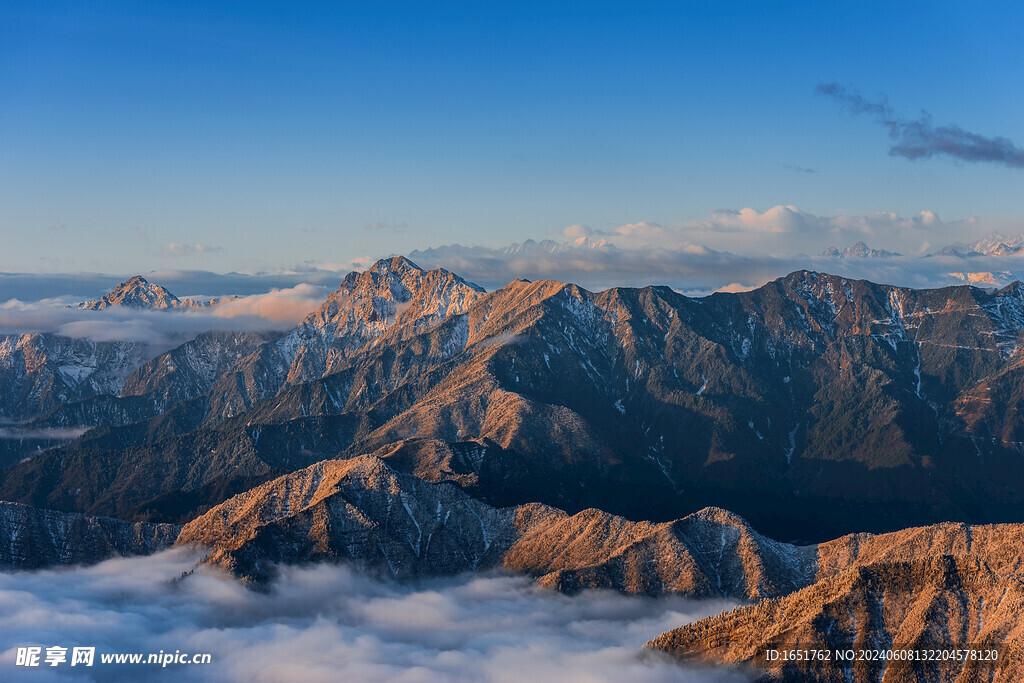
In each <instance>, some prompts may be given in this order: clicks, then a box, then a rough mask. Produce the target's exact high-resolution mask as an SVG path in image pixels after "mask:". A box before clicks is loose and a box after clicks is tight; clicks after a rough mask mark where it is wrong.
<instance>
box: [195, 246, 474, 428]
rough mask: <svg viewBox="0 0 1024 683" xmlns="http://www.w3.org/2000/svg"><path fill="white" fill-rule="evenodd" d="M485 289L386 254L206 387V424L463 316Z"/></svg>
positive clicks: (344, 282)
mask: <svg viewBox="0 0 1024 683" xmlns="http://www.w3.org/2000/svg"><path fill="white" fill-rule="evenodd" d="M482 294H483V289H482V288H480V287H478V286H477V285H474V284H472V283H470V282H466V281H465V280H463V279H462V278H460V277H458V276H457V275H455V274H453V273H450V272H448V271H446V270H443V269H437V270H423V269H421V268H419V267H418V266H417V265H416V264H414V263H413V262H411V261H409V260H408V259H406V258H404V257H401V256H397V257H395V258H392V259H383V260H381V261H378V262H377V263H375V264H374V265H373V266H372V267H371V268H369V269H367V270H366V271H364V272H362V273H349V274H348V275H347V276H346V277H345V279H344V281H343V282H342V284H341V286H340V287H339V288H338V290H337V291H336V292H334V293H333V294H331V295H330V296H329V297H328V299H327V301H326V302H325V303H324V304H323V306H321V307H320V308H319V309H318V310H317V311H314V312H313V313H311V314H310V315H309V316H307V317H306V319H305V320H303V321H302V323H300V324H299V325H298V326H297V327H295V328H294V329H292V330H291V331H290V332H288V333H287V334H286V335H284V336H283V337H282V338H281V339H279V340H277V341H275V342H273V343H270V344H266V345H264V346H263V347H261V348H260V349H259V350H258V351H257V352H255V353H253V354H252V355H251V356H249V357H248V358H246V359H244V360H243V361H242V362H241V363H239V365H238V367H237V369H236V370H235V371H234V372H232V373H229V374H227V375H225V376H224V377H222V378H221V379H220V380H219V381H218V382H217V385H216V386H214V387H213V390H212V391H211V406H212V408H211V417H210V421H211V423H216V422H219V421H222V420H224V419H227V418H230V417H232V416H234V415H237V414H239V413H241V412H243V411H245V410H246V409H248V408H249V407H251V406H252V405H254V404H256V403H258V402H259V401H261V400H263V399H266V398H269V397H271V396H273V395H275V394H276V393H277V392H278V391H279V390H280V389H281V388H282V387H284V386H286V385H294V384H299V383H302V382H305V381H308V380H313V379H318V378H321V377H323V376H324V375H326V374H330V373H332V372H334V371H336V370H337V369H339V367H340V366H342V365H343V364H344V363H345V362H346V360H347V359H348V358H350V357H351V356H352V355H353V354H355V353H357V352H359V351H360V350H362V349H364V348H365V347H366V346H367V345H370V344H379V343H381V342H382V341H383V340H384V339H385V338H388V339H390V340H392V341H395V340H402V339H406V338H408V337H410V336H412V335H415V334H416V333H418V332H420V331H423V330H427V329H429V328H430V327H431V326H433V325H435V324H437V323H438V322H440V321H443V320H444V319H446V318H448V317H450V316H455V315H459V314H462V313H464V312H465V311H466V310H467V309H468V308H469V307H470V306H471V305H472V304H473V303H474V302H475V301H476V300H477V299H478V298H479V297H480V296H481V295H482Z"/></svg>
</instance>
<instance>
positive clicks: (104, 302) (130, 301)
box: [78, 275, 209, 311]
mask: <svg viewBox="0 0 1024 683" xmlns="http://www.w3.org/2000/svg"><path fill="white" fill-rule="evenodd" d="M207 305H209V303H208V302H201V301H196V300H194V299H179V298H178V297H176V296H175V295H173V294H171V292H170V291H168V290H167V289H166V288H165V287H162V286H160V285H157V284H154V283H152V282H149V281H148V280H146V278H144V277H142V276H141V275H136V276H134V277H132V278H129V279H128V280H125V281H124V282H122V283H120V284H119V285H117V286H116V287H114V288H113V289H112V290H110V292H109V293H107V294H106V295H104V296H103V298H102V299H96V300H94V301H83V302H81V303H80V304H78V308H80V309H84V310H90V311H99V310H103V309H105V308H109V307H110V306H126V307H128V308H152V309H166V308H198V307H202V306H207Z"/></svg>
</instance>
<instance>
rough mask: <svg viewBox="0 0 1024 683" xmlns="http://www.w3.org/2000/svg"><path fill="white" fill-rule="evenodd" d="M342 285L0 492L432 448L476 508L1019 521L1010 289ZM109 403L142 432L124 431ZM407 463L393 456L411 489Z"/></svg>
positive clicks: (378, 270) (17, 496)
mask: <svg viewBox="0 0 1024 683" xmlns="http://www.w3.org/2000/svg"><path fill="white" fill-rule="evenodd" d="M346 283H347V284H344V285H343V286H342V287H341V288H340V289H339V292H338V293H336V295H332V298H331V300H329V301H328V302H327V303H326V304H325V306H324V307H323V308H322V309H321V310H320V311H318V312H317V313H315V314H313V315H312V316H310V318H308V319H307V321H306V322H304V323H303V324H302V325H300V326H299V327H297V328H296V329H294V330H292V331H291V332H289V333H287V334H286V335H284V336H283V337H281V338H280V339H277V340H271V341H268V342H265V343H261V344H259V345H258V346H257V348H256V350H255V351H253V352H251V353H249V354H248V355H246V356H243V357H242V358H241V359H240V360H238V361H237V362H234V364H231V363H224V364H222V365H219V366H218V367H217V370H216V371H215V372H212V373H208V374H207V375H206V377H209V376H216V377H215V379H214V380H213V382H212V384H210V385H209V387H210V388H209V389H207V390H206V391H205V392H204V393H202V394H201V395H196V391H200V390H202V389H203V388H204V387H205V384H204V383H194V382H192V383H190V382H183V385H189V386H190V387H192V388H189V389H188V391H182V392H180V393H177V394H175V393H174V392H173V391H171V389H172V388H173V387H174V386H176V384H175V383H176V381H177V380H175V379H174V378H173V377H172V375H173V374H174V373H170V372H167V371H166V368H164V369H160V368H159V367H158V368H156V370H155V371H154V372H153V373H151V374H149V375H147V379H146V382H145V383H143V384H142V386H146V387H149V386H152V387H157V386H160V387H163V389H162V391H164V392H165V394H166V395H170V396H181V397H190V398H185V399H184V400H180V401H178V402H177V403H175V404H173V405H172V406H170V407H169V408H166V410H164V411H163V412H161V413H160V414H159V415H156V416H152V410H153V409H152V408H146V406H152V405H156V404H153V403H152V402H151V401H150V400H149V399H141V400H139V401H138V402H137V403H130V402H129V400H132V401H135V400H136V399H137V398H138V397H127V396H126V397H124V401H125V402H122V403H118V404H116V405H114V404H111V406H112V407H111V408H110V410H114V408H115V407H116V408H117V410H120V411H123V412H121V413H118V414H117V416H116V419H110V420H107V421H106V422H108V423H109V424H110V425H112V426H110V427H107V428H104V429H99V430H94V431H93V432H91V433H87V434H86V435H85V436H83V437H82V438H81V439H79V440H78V441H77V442H75V443H73V444H70V445H69V446H66V447H64V448H62V449H58V450H57V451H54V452H52V453H46V454H44V455H42V456H34V457H33V458H32V460H31V461H29V462H27V463H22V464H19V465H17V466H16V467H14V468H11V469H9V470H8V471H6V472H4V473H3V475H2V476H3V481H2V482H0V495H3V496H5V497H7V498H10V499H13V500H20V501H24V502H32V503H34V504H37V505H45V506H48V507H55V508H58V509H65V510H78V511H82V512H88V513H90V514H108V515H128V516H132V515H135V514H143V513H142V512H141V511H142V510H146V511H147V512H146V513H145V514H147V515H148V514H151V513H153V510H154V508H153V507H152V506H150V505H149V504H148V501H150V500H154V499H155V498H156V497H161V496H167V495H170V494H171V493H172V492H175V491H177V492H178V493H175V494H174V495H179V496H180V497H181V498H182V500H184V499H186V498H188V499H194V497H195V495H196V493H195V492H196V491H198V490H200V489H202V487H212V488H213V489H215V490H219V491H225V492H226V491H228V490H230V489H232V488H233V487H234V485H232V487H227V488H225V487H223V486H221V484H219V483H217V482H224V481H227V478H230V477H234V476H236V475H237V476H240V477H242V479H245V480H246V481H248V482H249V483H250V485H251V484H253V483H256V480H257V479H260V480H262V479H261V478H265V477H268V476H276V474H280V473H282V472H284V471H288V470H294V469H298V468H301V467H305V466H307V465H309V464H311V463H313V462H316V461H317V460H322V459H325V458H332V457H336V456H338V455H339V454H343V455H345V456H346V457H353V456H358V455H360V454H363V453H370V452H374V451H378V450H380V449H388V448H396V449H404V450H405V451H409V450H410V449H413V450H416V449H419V448H420V446H415V444H434V445H433V446H429V448H428V447H427V446H423V448H427V449H428V450H429V449H434V450H435V451H436V452H441V451H444V450H445V449H448V450H451V451H452V452H459V453H469V452H479V453H481V454H482V455H481V457H480V458H479V459H478V460H476V461H473V462H468V461H467V462H468V464H467V467H466V468H465V471H463V472H461V473H459V474H458V475H457V476H455V475H454V474H450V473H449V474H444V475H443V477H449V476H451V477H453V478H452V479H451V480H452V481H455V482H456V483H460V482H461V484H460V485H465V486H467V487H469V488H467V489H466V490H467V491H469V492H471V493H472V494H473V495H474V496H477V497H479V498H481V500H484V501H485V502H488V503H489V504H492V505H498V506H510V505H517V504H523V503H527V502H535V501H539V502H543V503H545V504H548V505H551V506H554V507H559V508H561V509H566V510H568V511H570V512H575V511H579V510H582V509H585V508H588V507H595V508H599V509H605V510H608V511H610V512H612V513H615V514H621V515H624V516H626V517H628V518H632V519H651V520H656V521H658V520H660V521H665V520H671V519H677V518H679V517H682V516H685V515H686V514H689V513H691V512H694V511H696V510H699V509H701V508H702V507H706V506H712V505H713V506H719V507H724V508H727V509H734V510H736V511H737V512H738V513H739V514H742V515H743V516H744V517H745V518H749V519H751V520H752V523H753V524H754V525H755V527H757V528H759V529H764V530H765V531H766V532H767V533H770V534H774V535H777V536H780V537H783V538H785V539H786V540H797V541H798V540H805V541H806V540H824V539H827V538H832V537H835V536H837V535H840V534H842V533H845V532H850V531H855V530H858V529H865V528H866V529H869V530H873V531H884V530H889V529H895V528H900V527H903V526H906V525H907V524H911V525H921V524H927V523H931V522H936V521H941V520H950V519H958V520H964V521H973V522H993V521H1013V520H1017V519H1019V518H1020V514H1019V510H1020V509H1021V508H1020V503H1021V502H1024V501H1021V498H1022V495H1024V494H1021V493H1019V492H1020V491H1024V468H1022V467H1021V465H1020V459H1019V454H1020V452H1021V448H1022V445H1021V444H1022V443H1024V437H1021V436H1020V435H1019V432H1021V430H1022V429H1024V424H1022V423H1021V421H1020V420H1021V418H1020V417H1019V416H1018V414H1017V412H1016V411H1015V410H1014V408H1013V406H1014V405H1015V402H1016V400H1017V397H1016V396H1017V393H1018V389H1017V387H1018V382H1017V381H1016V377H1017V375H1018V374H1019V372H1020V367H1021V365H1020V361H1021V355H1020V351H1019V347H1020V341H1021V335H1022V330H1024V303H1022V302H1024V299H1022V294H1021V287H1020V286H1019V285H1012V286H1008V287H1006V288H1003V289H1001V290H998V291H995V292H987V291H983V290H979V289H976V288H971V287H966V286H964V287H950V288H944V289H938V290H912V289H906V288H900V287H892V286H887V285H877V284H874V283H870V282H866V281H860V280H848V279H844V278H840V277H835V276H830V275H824V274H819V273H812V272H807V271H801V272H797V273H793V274H791V275H790V276H787V277H785V278H781V279H779V280H777V281H774V282H772V283H769V284H767V285H765V286H763V287H761V288H759V289H757V290H753V291H750V292H744V293H738V294H715V295H712V296H709V297H705V298H699V299H694V298H689V297H685V296H682V295H679V294H678V293H676V292H674V291H672V290H670V289H668V288H664V287H647V288H643V289H628V288H616V289H611V290H607V291H604V292H601V293H596V294H595V293H592V292H588V291H586V290H584V289H581V288H579V287H576V286H574V285H571V284H566V283H559V282H554V281H541V282H534V283H530V282H525V281H516V282H512V283H510V284H509V285H507V286H506V287H504V288H502V289H500V290H497V291H495V292H492V293H483V292H480V291H478V288H474V287H472V286H471V285H469V284H467V283H465V282H464V281H461V280H459V279H458V278H457V277H456V276H454V275H452V274H451V273H448V272H447V271H423V270H422V269H419V268H417V267H416V266H415V264H412V263H411V262H409V261H408V260H407V259H388V260H385V261H382V262H380V263H378V264H376V265H375V266H374V267H373V268H371V269H369V270H368V271H366V272H365V273H361V274H359V273H357V274H352V275H350V276H349V277H347V278H346ZM286 351H287V353H286ZM242 352H243V351H241V350H240V351H239V354H241V353H242ZM165 364H166V363H165ZM225 368H226V369H225ZM217 373H220V374H217ZM183 376H184V375H183ZM205 381H206V380H204V382H205ZM142 396H145V395H144V394H143V395H142ZM126 406H136V407H138V406H142V407H138V410H140V411H141V412H140V413H135V415H136V416H137V417H138V418H142V421H139V422H134V423H126V422H128V421H130V419H131V418H130V415H131V413H130V411H128V410H127V408H126ZM158 407H159V408H160V409H163V406H158ZM143 408H145V410H143ZM135 409H136V408H132V410H135ZM68 410H70V407H69V408H68ZM147 411H149V412H147ZM100 412H101V411H99V410H97V412H96V413H95V415H96V416H97V417H96V419H101V418H100V417H99V415H100ZM59 415H60V413H59V412H55V413H54V422H53V424H55V425H58V424H59V425H62V426H66V425H69V424H70V423H71V422H73V421H74V420H73V419H72V418H60V419H59V420H58V416H59ZM116 425H123V426H116ZM403 444H404V445H403ZM460 457H461V456H460ZM98 461H101V462H103V463H104V466H103V467H102V468H101V469H100V470H97V468H96V467H95V466H94V463H96V462H98ZM428 461H429V459H428V460H423V459H421V458H419V456H416V457H412V458H411V459H410V460H409V462H410V466H412V467H418V468H420V469H419V471H417V473H418V474H423V475H424V476H427V477H428V478H431V476H432V475H430V474H429V473H427V472H426V470H429V468H430V467H432V465H429V464H424V463H427V462H428ZM58 462H59V463H62V464H61V465H60V467H57V466H56V465H55V463H58ZM140 472H146V473H148V474H145V475H141V476H140ZM155 473H159V476H153V475H154V474H155ZM435 474H437V475H438V476H441V473H440V472H437V473H435ZM443 477H442V478H443ZM236 481H238V482H241V480H236ZM840 482H841V484H842V485H841V486H840V485H839V483H840ZM239 485H243V484H241V483H239ZM69 491H70V492H74V491H81V493H78V494H74V495H69V493H68V492H69ZM218 502H220V501H219V500H214V499H209V500H206V501H204V502H203V503H202V505H200V506H199V507H201V508H203V509H207V508H208V507H209V506H211V505H215V504H216V503H218ZM897 502H898V503H899V507H898V508H897V507H896V506H895V504H896V503H897ZM198 511H199V508H195V509H194V510H193V511H192V512H189V511H188V509H181V512H180V514H179V515H178V516H175V517H172V518H164V519H172V520H182V521H187V519H188V515H189V514H193V515H194V514H198ZM144 518H146V519H151V518H150V517H144Z"/></svg>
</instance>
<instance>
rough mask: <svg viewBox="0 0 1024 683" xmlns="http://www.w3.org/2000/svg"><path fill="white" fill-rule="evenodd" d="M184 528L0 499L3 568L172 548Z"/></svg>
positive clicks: (87, 560)
mask: <svg viewBox="0 0 1024 683" xmlns="http://www.w3.org/2000/svg"><path fill="white" fill-rule="evenodd" d="M180 531H181V527H179V526H176V525H173V524H146V523H141V522H140V523H135V524H132V523H130V522H124V521H122V520H119V519H110V518H107V517H88V516H85V515H80V514H76V513H66V512H57V511H55V510H40V509H38V508H34V507H30V506H28V505H19V504H17V503H8V502H3V501H0V569H2V570H6V571H11V570H28V569H40V568H42V567H50V566H55V565H73V564H94V563H96V562H99V561H101V560H105V559H107V558H109V557H113V556H117V555H149V554H150V553H154V552H156V551H158V550H164V549H166V548H169V547H171V545H172V544H173V543H174V541H175V540H176V539H177V537H178V534H179V532H180Z"/></svg>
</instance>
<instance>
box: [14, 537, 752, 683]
mask: <svg viewBox="0 0 1024 683" xmlns="http://www.w3.org/2000/svg"><path fill="white" fill-rule="evenodd" d="M195 559H196V555H195V554H193V553H191V552H190V551H185V550H182V549H177V550H172V551H169V552H165V553H160V554H158V555H155V556H152V557H148V558H131V559H117V560H111V561H108V562H104V563H102V564H100V565H97V566H95V567H90V568H75V569H70V570H67V569H65V570H47V571H40V572H34V573H17V574H0V614H2V615H3V616H2V617H0V624H2V626H0V628H2V630H3V632H4V639H3V646H2V647H3V648H4V650H2V651H0V679H3V680H30V681H40V682H42V681H53V680H88V679H90V678H92V679H93V680H125V681H131V680H143V679H145V680H197V681H300V680H301V681H310V682H316V681H332V682H333V681H339V680H352V681H355V680H358V681H452V680H463V681H495V682H504V681H524V680H526V681H531V682H534V683H543V682H546V681H594V682H598V681H633V680H642V681H652V682H655V683H656V682H658V681H695V682H701V683H711V682H721V683H724V682H726V681H730V682H731V681H746V680H750V679H749V678H748V677H746V676H744V675H742V674H740V673H739V672H736V671H730V670H717V671H716V670H707V669H695V668H688V669H684V668H682V667H681V666H679V665H678V664H677V663H675V662H673V661H670V660H668V659H667V658H665V657H663V656H661V655H659V654H657V653H652V652H641V646H642V645H643V644H644V642H646V641H647V640H649V639H650V638H653V637H654V636H657V635H658V634H660V633H662V632H664V631H666V630H668V629H671V628H674V627H676V626H679V625H681V624H684V623H687V622H690V621H693V620H695V619H698V618H701V617H703V616H706V615H708V614H712V613H717V612H719V611H721V610H722V609H726V608H729V607H731V606H732V604H731V603H727V602H725V601H693V600H686V599H683V598H677V597H665V598H659V599H651V598H641V597H634V596H625V595H621V594H618V593H614V592H606V591H600V592H598V591H594V592H587V593H583V594H581V595H577V596H573V597H568V596H565V595H561V594H559V593H555V592H553V591H548V590H545V589H541V588H538V587H537V586H535V585H534V584H533V583H532V582H531V581H530V580H529V579H527V578H525V577H521V576H508V575H501V574H493V573H489V574H478V575H467V576H461V577H456V578H453V579H445V580H431V581H424V582H422V583H421V584H419V585H416V586H411V585H399V584H394V583H389V582H381V581H376V580H371V579H368V578H366V577H363V576H360V575H357V574H355V573H353V572H352V571H350V570H348V569H346V568H345V567H341V566H335V565H319V566H315V567H307V568H286V569H285V570H284V571H283V572H282V573H281V576H280V578H279V580H278V581H277V582H276V583H275V584H274V587H273V589H272V591H271V592H270V593H269V594H261V593H255V592H253V591H249V590H247V589H246V588H244V587H242V586H241V585H240V584H238V583H237V582H234V581H232V580H230V579H228V578H226V577H225V576H224V575H222V574H220V573H218V572H216V571H213V570H210V569H208V568H203V569H200V570H198V571H196V573H195V574H194V575H192V576H189V577H187V578H186V579H185V580H183V581H179V582H173V583H172V582H170V581H169V580H170V579H173V578H175V577H178V576H180V575H181V573H182V572H183V571H187V570H188V569H190V568H191V567H192V566H193V564H194V562H195ZM26 645H28V646H32V645H39V646H42V647H44V648H45V647H46V646H50V645H60V646H64V647H69V648H71V647H74V646H96V648H97V659H98V656H99V653H103V652H107V653H110V652H146V653H148V652H159V651H160V650H163V651H165V652H168V651H170V652H174V651H175V650H181V651H182V652H190V653H195V652H209V653H210V654H211V655H212V659H213V663H212V664H210V665H205V666H204V665H188V666H186V665H177V666H173V665H172V666H169V667H168V668H167V669H160V668H159V667H154V666H152V665H150V666H134V667H133V666H127V665H121V666H117V665H106V666H104V665H102V664H99V663H97V664H96V665H95V666H94V667H93V668H92V669H91V670H90V669H83V668H81V667H76V668H75V669H71V668H70V667H68V666H66V665H64V666H63V667H58V668H54V669H50V668H48V667H41V668H39V669H34V670H31V671H26V670H25V669H24V668H21V669H19V668H17V667H16V666H15V660H16V651H17V647H18V646H26ZM69 651H70V650H69ZM71 674H74V675H71Z"/></svg>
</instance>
